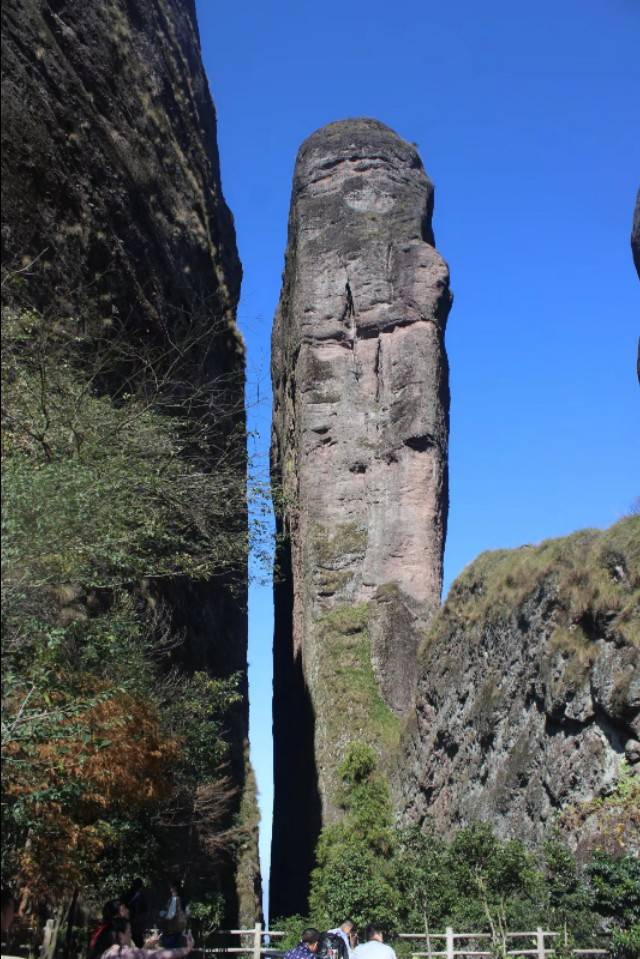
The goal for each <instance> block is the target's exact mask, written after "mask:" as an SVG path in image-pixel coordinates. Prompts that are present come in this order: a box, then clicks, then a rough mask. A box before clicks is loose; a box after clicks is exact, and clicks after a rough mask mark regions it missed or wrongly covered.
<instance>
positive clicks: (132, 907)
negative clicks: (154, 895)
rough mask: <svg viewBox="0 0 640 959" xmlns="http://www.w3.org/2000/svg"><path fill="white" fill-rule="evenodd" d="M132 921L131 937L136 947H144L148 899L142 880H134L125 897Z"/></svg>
mask: <svg viewBox="0 0 640 959" xmlns="http://www.w3.org/2000/svg"><path fill="white" fill-rule="evenodd" d="M123 899H124V902H125V903H126V904H127V908H128V909H129V917H130V919H131V936H132V938H133V941H134V942H135V944H136V946H139V947H140V946H142V944H143V942H144V932H145V928H146V925H147V913H148V911H149V907H148V905H147V897H146V894H145V889H144V882H143V880H142V879H134V880H133V883H132V885H131V889H130V890H129V891H128V892H127V893H126V895H125V896H123Z"/></svg>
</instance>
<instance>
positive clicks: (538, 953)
mask: <svg viewBox="0 0 640 959" xmlns="http://www.w3.org/2000/svg"><path fill="white" fill-rule="evenodd" d="M215 935H216V938H217V937H219V936H220V937H224V938H227V937H232V936H237V937H238V939H239V942H240V944H239V945H237V946H227V945H220V946H211V947H207V946H196V948H195V952H196V953H199V954H200V955H201V956H203V957H205V959H206V957H207V956H223V955H246V956H251V959H262V957H264V956H267V955H269V954H270V953H273V952H274V951H275V950H274V948H273V947H270V946H266V945H265V944H264V940H265V938H266V937H269V939H275V940H278V939H281V938H282V937H283V936H284V935H285V933H284V932H281V931H279V930H271V929H264V928H263V926H262V923H260V922H257V923H256V924H255V925H254V927H253V929H219V930H218V931H217V932H216V934H215ZM559 935H560V933H558V932H546V931H544V930H543V929H542V928H540V927H539V928H538V929H536V930H535V931H533V932H507V933H506V934H505V939H508V940H511V941H513V945H514V948H512V949H507V950H506V951H505V955H507V956H523V957H526V956H534V957H535V959H550V957H552V956H553V955H554V954H555V950H554V949H553V945H552V944H550V945H547V944H546V941H545V940H546V939H551V940H553V939H554V938H557V937H558V936H559ZM399 938H400V939H407V940H412V941H413V942H416V943H420V944H421V943H424V945H425V948H426V951H424V950H422V949H420V950H416V951H415V952H412V953H411V956H412V959H423V957H427V959H443V957H444V959H458V957H459V956H460V957H461V956H469V957H472V959H490V957H492V956H494V955H495V953H494V952H493V951H490V950H486V949H482V948H478V945H479V944H480V943H484V942H491V943H492V944H493V942H495V940H494V937H493V936H492V934H491V933H490V932H454V931H453V929H452V928H451V927H448V928H447V930H446V931H445V932H430V933H428V934H427V933H424V932H401V933H400V934H399ZM518 940H519V941H520V943H521V944H520V945H516V943H517V942H518ZM465 943H466V944H467V945H465ZM434 946H435V947H436V948H433V947H434ZM440 946H443V947H444V948H438V947H440ZM572 953H573V955H574V956H576V957H585V959H588V957H598V956H608V955H609V950H608V949H573V950H572ZM0 959H24V957H20V956H9V955H5V954H4V953H3V954H2V956H1V957H0Z"/></svg>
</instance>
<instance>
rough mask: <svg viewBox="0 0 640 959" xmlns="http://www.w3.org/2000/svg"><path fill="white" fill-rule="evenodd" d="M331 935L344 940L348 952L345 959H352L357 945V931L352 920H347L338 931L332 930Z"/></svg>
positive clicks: (344, 955) (345, 953)
mask: <svg viewBox="0 0 640 959" xmlns="http://www.w3.org/2000/svg"><path fill="white" fill-rule="evenodd" d="M329 935H330V936H338V937H339V938H340V939H342V941H343V943H344V947H345V950H346V951H345V952H344V954H343V959H351V954H352V952H353V950H354V949H355V947H356V943H357V936H356V929H355V926H354V924H353V923H352V921H351V919H345V921H344V922H342V923H340V925H339V926H338V927H337V928H336V929H330V930H329Z"/></svg>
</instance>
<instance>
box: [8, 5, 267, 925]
mask: <svg viewBox="0 0 640 959" xmlns="http://www.w3.org/2000/svg"><path fill="white" fill-rule="evenodd" d="M2 30H3V38H2V81H3V82H2V264H3V268H4V269H5V270H7V271H9V272H12V271H17V270H23V272H22V273H21V274H20V283H18V284H16V285H15V286H16V289H17V291H18V293H17V295H18V294H19V296H20V297H21V299H22V302H26V303H27V304H28V305H33V306H35V307H36V308H38V309H43V310H47V311H49V312H54V313H55V314H56V316H60V317H61V318H65V317H69V316H75V317H78V316H81V317H88V318H92V319H93V320H97V321H100V320H102V319H104V320H106V321H108V322H115V321H117V322H118V323H119V324H120V325H124V327H125V328H126V330H127V331H128V333H129V334H130V336H131V341H132V342H136V338H137V337H147V338H148V339H151V340H152V341H155V342H160V343H165V342H167V341H168V340H169V339H170V338H171V337H172V335H173V332H174V330H175V327H176V324H182V325H183V326H184V324H185V323H187V324H189V323H191V322H194V317H197V322H198V328H199V329H202V328H204V330H205V335H204V336H203V339H202V351H201V364H200V366H199V369H198V372H197V374H196V375H198V376H201V377H202V382H203V383H208V382H209V381H210V380H211V379H212V378H218V380H219V378H220V377H223V378H224V382H225V388H226V398H225V404H226V403H228V404H229V406H225V409H229V408H232V409H234V410H235V414H234V415H233V416H231V417H229V418H227V420H226V423H225V425H224V426H223V427H221V428H222V429H223V431H224V430H228V431H229V435H237V443H238V444H239V445H238V455H239V457H240V458H242V457H243V456H244V453H243V450H244V432H243V425H244V411H243V388H244V350H243V346H242V342H241V340H240V338H239V335H238V332H237V330H236V326H235V309H236V304H237V299H238V294H239V288H240V280H241V267H240V263H239V260H238V255H237V250H236V243H235V232H234V228H233V220H232V217H231V214H230V213H229V210H228V208H227V206H226V204H225V202H224V198H223V195H222V189H221V184H220V171H219V163H218V151H217V144H216V117H215V111H214V107H213V104H212V101H211V97H210V95H209V91H208V87H207V81H206V77H205V73H204V69H203V66H202V62H201V57H200V45H199V38H198V30H197V24H196V17H195V6H194V3H193V0H101V2H100V3H87V2H86V0H6V2H4V3H3V4H2ZM29 264H31V266H30V265H29ZM25 268H26V269H25ZM12 289H13V287H12V286H11V285H10V286H9V288H8V295H9V296H10V295H11V291H12ZM207 331H208V332H207ZM212 402H213V403H215V399H213V400H212ZM209 405H211V404H209ZM213 413H214V415H215V410H213ZM235 586H236V594H235V597H233V596H231V594H230V591H229V590H228V588H226V589H219V588H217V587H214V586H213V585H202V584H195V583H188V582H183V583H181V584H179V585H177V586H173V587H172V589H171V592H170V594H169V593H168V594H167V596H166V597H165V598H166V599H168V600H169V602H170V604H171V607H172V609H173V614H174V620H175V625H176V626H177V627H178V628H181V629H183V630H184V632H185V636H186V640H185V644H184V648H183V654H184V657H185V659H186V660H187V663H188V665H191V666H193V667H194V668H199V669H202V668H204V669H207V670H208V671H209V672H211V673H212V674H214V675H228V674H229V673H233V672H236V671H239V672H240V673H242V674H244V673H246V630H247V619H246V580H245V581H242V578H241V579H240V581H238V582H236V583H235ZM244 689H245V693H246V683H245V687H244ZM232 735H233V740H234V742H233V756H232V766H233V775H234V777H235V780H236V783H237V784H238V786H239V787H240V789H239V798H238V802H240V797H241V794H242V789H243V786H244V781H245V776H246V762H245V753H246V736H247V699H246V696H245V698H244V703H243V704H242V705H241V706H239V707H238V709H237V711H236V714H235V716H234V717H233V734H232ZM253 818H254V819H255V816H254V817H253ZM255 839H256V837H255V835H254V837H253V840H252V842H251V843H249V847H250V848H249V847H248V848H247V850H245V854H244V855H245V861H243V863H242V864H241V871H242V873H243V883H242V884H243V888H244V893H243V896H242V897H241V901H240V903H239V904H238V905H239V908H240V912H241V913H243V914H244V916H245V920H244V921H248V920H249V919H251V921H253V918H254V916H255V915H256V914H257V909H258V895H259V876H258V874H257V849H256V842H255ZM236 913H237V909H236Z"/></svg>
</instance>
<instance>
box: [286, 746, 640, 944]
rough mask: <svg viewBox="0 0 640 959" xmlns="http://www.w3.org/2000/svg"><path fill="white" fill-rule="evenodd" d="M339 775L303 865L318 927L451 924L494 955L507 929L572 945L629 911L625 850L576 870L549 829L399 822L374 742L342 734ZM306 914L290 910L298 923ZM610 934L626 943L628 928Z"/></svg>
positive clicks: (639, 884) (631, 867) (637, 878)
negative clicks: (527, 833)
mask: <svg viewBox="0 0 640 959" xmlns="http://www.w3.org/2000/svg"><path fill="white" fill-rule="evenodd" d="M339 775H340V789H339V802H340V805H341V808H342V810H343V813H344V815H343V818H342V819H341V820H340V821H339V822H337V823H334V824H331V825H328V826H326V827H325V828H324V829H323V831H322V833H321V835H320V839H319V841H318V845H317V850H316V856H317V867H316V869H315V870H314V872H313V874H312V882H311V893H310V898H309V907H310V915H311V922H312V924H315V925H317V926H318V927H328V926H330V925H333V924H335V922H336V921H338V918H339V917H344V916H350V917H352V918H353V919H354V920H355V922H356V924H357V925H358V926H360V927H361V928H362V927H363V926H364V925H366V923H367V922H369V921H370V920H371V919H376V921H379V922H381V923H382V924H383V925H384V926H386V928H387V929H388V930H389V931H390V932H393V930H396V929H404V930H408V929H411V930H423V929H424V930H425V931H426V930H430V931H431V932H442V931H443V930H444V929H445V927H446V926H453V927H454V928H455V929H456V930H457V931H459V932H472V931H473V932H489V933H490V934H491V935H492V940H491V942H492V943H493V946H492V948H494V949H495V950H497V952H496V955H498V954H500V955H502V954H503V953H504V949H505V942H507V941H508V940H506V939H505V937H504V933H505V932H506V931H507V930H514V929H522V930H526V929H531V930H534V929H536V928H537V927H538V926H541V925H542V926H544V927H545V928H550V929H555V930H559V931H563V932H564V937H566V941H567V946H566V949H569V948H570V947H571V946H572V945H577V946H588V945H598V944H600V943H601V942H602V941H603V940H602V939H601V938H600V939H599V936H602V935H603V934H604V932H605V930H609V932H610V931H611V930H612V929H627V928H629V927H630V926H631V925H632V924H633V923H636V924H637V922H638V908H639V906H638V897H639V896H640V872H639V870H640V866H639V864H638V861H637V859H635V858H633V857H631V856H625V857H622V858H619V859H613V858H611V857H609V856H607V855H605V854H604V853H600V854H598V855H596V856H595V858H594V860H593V861H592V862H591V863H590V865H589V867H588V868H587V869H586V870H581V869H580V868H579V867H578V865H577V863H576V861H575V859H574V857H573V855H572V854H571V852H570V851H569V850H568V849H567V847H566V846H564V845H563V844H562V843H561V842H560V841H559V840H557V839H554V840H552V841H549V842H547V843H546V844H545V845H544V846H543V847H541V848H539V849H528V848H526V847H525V846H524V844H523V843H521V842H518V841H515V840H504V839H500V838H499V837H497V836H496V835H495V834H494V833H493V831H492V829H491V827H490V826H489V825H488V824H486V823H484V824H475V825H470V826H467V827H465V828H462V829H459V830H458V831H457V832H455V833H454V835H453V836H452V837H451V839H449V840H447V839H445V838H443V837H442V836H439V835H438V834H437V833H436V832H435V831H434V830H433V829H428V828H427V829H425V830H420V829H417V828H412V829H406V830H398V829H397V828H394V826H393V822H392V812H391V806H390V803H389V793H388V788H387V786H386V783H385V782H384V780H383V779H382V777H381V776H380V774H379V772H378V771H377V768H376V759H375V753H374V751H373V749H372V748H371V747H370V746H368V745H366V744H364V743H361V742H354V743H351V744H350V746H349V748H348V750H347V753H346V755H345V758H344V760H343V762H342V763H341V765H340V768H339ZM304 924H305V920H303V919H301V918H300V917H297V919H296V929H297V934H299V932H300V929H301V928H302V927H303V926H304ZM616 935H617V936H618V939H619V941H620V943H622V944H624V943H626V941H627V940H626V938H625V936H626V933H625V934H624V935H622V933H621V932H620V933H616ZM620 937H621V938H620ZM627 938H628V937H627ZM629 942H630V943H633V937H631V938H629ZM558 948H559V949H561V948H565V947H564V946H562V947H560V946H558ZM622 948H623V945H621V946H620V949H622ZM624 948H626V946H625V947H624ZM629 948H632V947H631V946H629ZM401 951H402V950H401ZM632 954H633V953H632V952H630V953H625V952H620V955H621V956H624V957H625V959H626V957H627V955H632Z"/></svg>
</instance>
